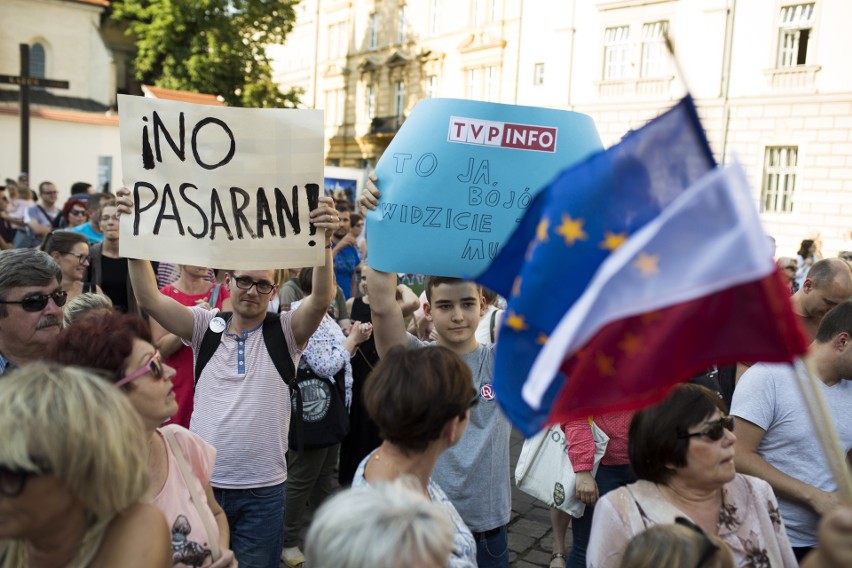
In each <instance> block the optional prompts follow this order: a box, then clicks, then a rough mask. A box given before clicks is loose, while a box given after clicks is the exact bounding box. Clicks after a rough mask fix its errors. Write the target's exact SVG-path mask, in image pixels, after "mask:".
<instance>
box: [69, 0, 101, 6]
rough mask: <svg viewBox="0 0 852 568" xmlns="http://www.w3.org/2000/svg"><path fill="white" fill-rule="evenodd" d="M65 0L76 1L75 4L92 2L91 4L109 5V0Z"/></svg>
mask: <svg viewBox="0 0 852 568" xmlns="http://www.w3.org/2000/svg"><path fill="white" fill-rule="evenodd" d="M65 1H66V2H76V3H77V4H92V5H93V6H103V7H104V8H106V7H108V6H109V0H65Z"/></svg>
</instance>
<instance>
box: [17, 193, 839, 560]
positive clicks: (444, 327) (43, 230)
mask: <svg viewBox="0 0 852 568" xmlns="http://www.w3.org/2000/svg"><path fill="white" fill-rule="evenodd" d="M9 182H11V183H9ZM380 198H381V193H380V191H379V189H378V181H377V180H375V179H372V180H371V182H370V183H368V184H367V188H366V190H365V192H364V193H362V195H361V196H360V198H359V202H358V203H357V204H351V203H341V202H335V201H334V200H333V199H332V198H330V197H327V196H322V197H320V200H319V204H318V205H317V206H316V207H315V209H313V210H312V211H311V212H310V219H311V223H312V224H313V226H314V227H316V228H317V230H318V234H322V233H324V235H325V241H324V243H325V257H324V263H323V264H322V265H321V266H316V267H306V268H302V269H293V270H289V271H288V270H280V269H275V268H270V269H267V270H214V269H212V268H210V267H205V266H192V265H175V264H169V263H166V262H159V263H155V262H150V261H147V260H138V259H130V258H123V257H121V255H120V252H119V250H120V249H119V238H120V235H119V226H120V223H121V219H122V216H123V215H128V214H130V213H131V211H132V206H133V204H132V201H131V196H130V192H128V191H127V190H120V191H119V192H118V193H117V195H112V194H108V193H92V192H91V186H90V185H89V184H85V183H80V184H75V185H74V187H73V188H72V195H71V197H70V198H69V199H68V200H67V201H66V202H65V203H64V204H63V205H60V204H59V199H58V191H57V189H56V187H55V185H54V184H52V183H49V182H44V183H41V184H40V185H39V186H38V191H37V192H35V194H34V192H32V190H30V189H29V186H28V184H27V180H26V179H25V178H24V179H19V180H18V181H17V182H15V181H14V180H7V186H6V190H5V196H4V197H3V200H2V204H0V247H2V248H3V249H4V250H2V251H0V432H3V444H0V568H11V567H21V566H32V567H36V566H74V567H77V566H94V567H101V566H103V567H111V566H130V567H134V566H139V567H155V568H156V567H167V566H174V567H190V566H191V567H209V566H213V567H217V568H220V567H236V566H238V565H239V566H243V567H252V568H253V567H259V568H260V567H263V568H274V567H278V566H279V565H280V564H281V563H283V564H284V565H285V566H287V567H290V568H332V567H334V568H337V567H347V568H348V567H352V568H355V567H365V568H367V567H369V568H385V567H387V568H401V567H437V566H444V567H446V566H450V567H453V568H454V567H476V566H479V567H483V568H490V567H507V566H509V561H510V553H509V536H508V525H509V522H510V519H511V488H512V479H511V470H510V458H509V438H510V434H511V425H510V423H509V421H508V420H507V418H506V417H505V415H504V414H503V412H502V410H501V408H500V406H499V404H498V401H497V400H496V399H495V396H494V391H493V388H492V385H491V381H492V377H493V374H494V365H495V352H496V349H497V348H498V347H497V346H498V345H499V329H500V325H501V319H502V312H503V309H502V307H501V306H503V305H504V304H502V302H501V298H499V297H498V296H497V295H496V294H494V293H493V292H490V291H488V290H483V289H482V288H481V287H480V286H479V285H477V284H475V283H473V282H470V281H464V280H460V279H456V278H448V277H442V276H429V277H427V278H426V279H425V286H424V290H423V293H422V296H421V297H420V298H418V294H417V293H415V292H414V291H412V290H411V288H409V287H408V286H406V285H404V284H400V283H399V281H398V278H397V275H395V274H390V273H385V272H382V271H379V270H376V269H374V268H372V267H370V266H369V264H368V260H369V259H368V258H367V248H366V237H367V235H366V234H365V231H364V216H363V215H362V213H366V211H367V210H370V209H374V208H375V207H376V206H377V204H378V202H379V200H380ZM356 205H357V206H358V207H359V208H360V211H361V213H356V212H354V211H353V209H354V208H355V206H356ZM850 257H852V254H850V253H847V252H842V253H841V254H840V255H839V256H838V257H828V258H824V257H823V254H822V252H821V251H820V250H819V244H818V243H817V242H814V241H813V240H806V241H803V243H802V247H801V249H800V250H799V252H798V255H797V256H796V257H794V256H789V257H780V258H778V261H777V262H778V266H779V278H785V279H786V282H788V283H789V287H790V293H791V298H790V302H791V306H792V309H793V311H794V313H795V314H796V315H797V316H798V317H799V320H800V321H801V323H802V327H803V329H804V330H805V331H806V333H808V334H809V335H810V337H811V339H812V344H811V346H810V350H809V355H808V359H809V362H808V367H809V368H810V369H811V372H812V374H813V375H814V376H815V378H816V380H817V381H818V386H819V388H821V389H822V390H823V393H824V394H825V397H826V399H827V401H828V409H829V410H828V413H829V418H830V420H831V421H832V422H833V424H834V426H835V428H836V429H837V431H838V434H839V440H840V443H841V446H842V449H843V452H844V453H845V454H846V458H847V459H846V461H847V462H848V463H847V468H852V413H850V412H849V410H848V409H849V408H850V405H852V265H850ZM708 338H709V336H708ZM797 372H799V373H805V372H808V371H807V369H806V368H805V365H804V363H797V364H796V365H795V366H790V365H782V364H768V363H762V362H753V361H744V362H742V363H740V364H738V365H736V367H723V368H719V367H713V368H711V369H708V370H707V371H706V372H704V373H701V374H700V375H699V376H697V377H696V378H695V379H694V380H693V381H691V382H689V383H686V384H682V385H679V386H677V387H675V388H674V389H673V390H672V391H671V393H670V394H669V396H668V397H667V398H666V399H665V400H663V401H661V402H659V403H656V404H654V405H652V406H649V407H647V408H644V409H641V410H639V411H636V412H633V411H618V412H611V413H605V414H601V415H595V416H591V417H588V418H583V419H578V420H575V421H571V422H568V423H566V424H563V425H562V428H563V430H564V431H565V437H566V440H567V448H566V451H567V453H568V456H569V458H570V461H571V464H572V467H573V469H574V473H575V475H576V489H575V495H574V497H575V498H576V499H577V500H579V501H580V502H582V503H583V504H584V505H585V510H584V512H583V513H582V514H581V515H580V516H578V517H571V516H569V515H568V514H567V513H564V512H562V511H559V510H557V509H553V510H552V512H551V522H552V526H553V531H554V533H553V551H552V553H553V554H552V557H551V561H550V568H564V567H565V566H571V567H582V566H590V567H596V568H603V567H606V568H608V567H613V568H616V567H626V568H639V567H655V566H689V567H693V566H694V567H702V566H703V567H707V568H710V567H714V566H719V567H728V566H753V567H765V566H784V567H792V566H797V565H801V566H825V567H828V568H839V567H843V566H852V503H849V502H848V501H844V498H843V495H842V490H841V489H842V487H841V486H839V485H838V482H837V480H836V479H835V477H834V476H833V475H832V471H831V469H830V468H829V465H828V462H827V459H826V457H825V456H824V455H823V454H822V451H821V449H820V447H819V445H818V444H817V443H815V439H816V436H817V433H816V432H815V430H814V426H813V425H812V423H811V421H810V417H809V416H808V412H807V409H806V408H805V405H804V403H803V402H802V400H801V395H800V394H799V391H798V390H797V388H796V379H795V377H794V375H795V374H796V373H797ZM708 387H709V388H708ZM593 427H594V428H597V429H600V430H601V431H602V432H604V433H605V434H606V435H607V436H608V438H609V442H608V443H607V447H606V451H605V452H604V454H603V457H602V458H601V459H600V465H599V466H596V465H595V459H594V458H595V440H594V438H593ZM309 509H311V510H313V517H312V520H311V521H310V522H308V520H307V519H308V510H309ZM569 526H570V528H571V532H572V538H571V539H570V545H569V539H568V538H567V531H568V528H569Z"/></svg>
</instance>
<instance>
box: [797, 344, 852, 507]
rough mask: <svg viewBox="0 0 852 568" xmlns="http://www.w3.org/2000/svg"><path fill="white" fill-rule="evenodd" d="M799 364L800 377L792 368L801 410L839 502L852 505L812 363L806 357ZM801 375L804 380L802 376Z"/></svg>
mask: <svg viewBox="0 0 852 568" xmlns="http://www.w3.org/2000/svg"><path fill="white" fill-rule="evenodd" d="M802 362H803V364H804V368H805V372H804V373H802V372H801V371H800V370H799V368H798V367H796V365H795V364H794V365H793V370H794V372H795V374H796V384H797V385H798V387H799V392H801V393H802V400H803V401H804V402H805V408H806V409H807V411H808V415H809V416H810V418H811V422H812V423H813V425H814V429H815V430H816V435H817V440H819V444H820V446H822V451H823V453H824V454H825V457H826V459H827V460H828V466H829V469H831V473H832V475H833V476H834V481H835V483H836V484H837V491H838V493H839V495H840V498H841V500H842V501H843V502H844V503H845V504H847V505H852V475H850V473H849V468H848V467H847V465H846V456H845V455H844V454H843V447H842V446H841V445H840V438H839V437H838V435H837V429H836V428H835V427H834V423H833V422H832V421H831V414H830V413H829V411H828V407H827V406H826V404H825V397H824V396H823V393H822V390H821V388H820V383H819V381H818V379H817V378H816V373H815V369H814V366H813V361H812V360H811V359H810V358H809V357H805V358H803V359H802ZM803 374H804V376H802V375H803Z"/></svg>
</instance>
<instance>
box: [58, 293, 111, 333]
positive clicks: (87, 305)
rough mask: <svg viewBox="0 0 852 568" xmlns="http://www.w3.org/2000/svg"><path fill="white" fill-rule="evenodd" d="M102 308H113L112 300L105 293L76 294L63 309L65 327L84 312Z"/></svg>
mask: <svg viewBox="0 0 852 568" xmlns="http://www.w3.org/2000/svg"><path fill="white" fill-rule="evenodd" d="M100 309H104V310H112V300H110V299H109V298H108V297H107V296H104V295H103V294H96V293H94V292H87V293H85V294H80V295H78V296H74V297H73V298H71V299H70V300H68V303H67V304H65V309H64V310H63V311H62V319H63V321H64V323H65V327H68V326H69V325H71V324H72V323H74V322H75V321H77V320H78V319H80V317H81V316H82V315H83V314H87V313H89V312H90V311H92V310H100Z"/></svg>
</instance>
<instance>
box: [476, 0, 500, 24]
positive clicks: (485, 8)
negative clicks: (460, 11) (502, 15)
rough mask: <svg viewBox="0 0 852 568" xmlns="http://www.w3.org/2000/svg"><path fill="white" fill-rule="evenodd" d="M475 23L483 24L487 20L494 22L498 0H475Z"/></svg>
mask: <svg viewBox="0 0 852 568" xmlns="http://www.w3.org/2000/svg"><path fill="white" fill-rule="evenodd" d="M472 3H473V6H472V10H473V14H472V16H473V17H472V18H471V19H472V21H473V25H475V26H481V25H482V24H484V23H486V22H493V21H494V18H495V16H496V14H497V0H473V2H472Z"/></svg>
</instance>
